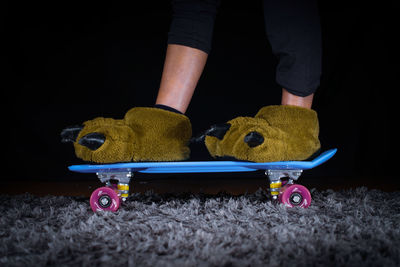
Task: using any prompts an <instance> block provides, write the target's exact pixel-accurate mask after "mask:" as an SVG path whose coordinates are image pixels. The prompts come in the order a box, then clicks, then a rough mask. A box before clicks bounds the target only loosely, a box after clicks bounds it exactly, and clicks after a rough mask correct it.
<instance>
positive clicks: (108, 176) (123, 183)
mask: <svg viewBox="0 0 400 267" xmlns="http://www.w3.org/2000/svg"><path fill="white" fill-rule="evenodd" d="M96 175H97V177H98V178H99V180H100V182H102V183H105V184H106V186H107V187H110V188H114V189H116V191H117V192H118V196H119V197H120V198H121V200H122V201H125V200H126V199H127V197H128V196H129V182H130V181H131V178H132V177H133V173H132V172H101V173H100V172H97V173H96ZM111 180H115V181H118V183H117V186H116V187H115V184H113V183H111Z"/></svg>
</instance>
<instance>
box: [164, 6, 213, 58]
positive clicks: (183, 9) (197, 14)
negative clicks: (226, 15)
mask: <svg viewBox="0 0 400 267" xmlns="http://www.w3.org/2000/svg"><path fill="white" fill-rule="evenodd" d="M219 4H220V0H174V1H172V9H173V16H172V22H171V26H170V31H169V33H168V44H179V45H185V46H189V47H192V48H197V49H200V50H202V51H204V52H206V53H207V54H208V53H210V50H211V42H212V35H213V30H214V22H215V17H216V14H217V8H218V6H219Z"/></svg>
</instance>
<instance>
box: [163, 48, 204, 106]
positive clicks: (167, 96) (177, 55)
mask: <svg viewBox="0 0 400 267" xmlns="http://www.w3.org/2000/svg"><path fill="white" fill-rule="evenodd" d="M207 56H208V55H207V53H205V52H204V51H201V50H199V49H196V48H191V47H188V46H183V45H175V44H169V45H168V48H167V55H166V58H165V63H164V70H163V74H162V78H161V84H160V89H159V91H158V96H157V100H156V105H165V106H169V107H172V108H174V109H176V110H178V111H180V112H182V113H185V112H186V109H187V107H188V106H189V103H190V100H191V99H192V96H193V93H194V90H195V88H196V86H197V82H198V81H199V79H200V76H201V73H202V72H203V69H204V66H205V64H206V61H207Z"/></svg>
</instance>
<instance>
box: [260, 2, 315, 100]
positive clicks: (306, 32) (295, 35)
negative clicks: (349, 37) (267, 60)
mask: <svg viewBox="0 0 400 267" xmlns="http://www.w3.org/2000/svg"><path fill="white" fill-rule="evenodd" d="M264 19H265V28H266V33H267V36H268V39H269V42H270V44H271V46H272V52H273V53H274V54H275V55H276V56H277V57H278V58H279V63H278V66H277V69H276V81H277V83H278V84H279V85H280V86H282V87H283V88H285V89H286V90H288V91H289V92H290V93H292V94H295V95H298V96H307V95H310V94H312V93H314V92H315V90H316V89H317V88H318V86H319V84H320V76H321V65H322V64H321V57H322V55H321V54H322V51H321V50H322V48H321V27H320V18H319V13H318V6H317V1H316V0H264Z"/></svg>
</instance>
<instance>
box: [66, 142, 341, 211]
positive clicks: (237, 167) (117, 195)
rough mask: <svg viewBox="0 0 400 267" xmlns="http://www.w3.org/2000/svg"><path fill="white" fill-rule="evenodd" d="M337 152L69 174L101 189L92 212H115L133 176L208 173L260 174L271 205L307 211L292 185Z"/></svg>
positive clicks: (305, 193)
mask: <svg viewBox="0 0 400 267" xmlns="http://www.w3.org/2000/svg"><path fill="white" fill-rule="evenodd" d="M336 151H337V149H330V150H327V151H325V152H323V153H321V154H320V155H319V156H318V157H316V158H314V159H313V160H311V161H279V162H263V163H256V162H245V161H182V162H129V163H113V164H85V165H72V166H69V167H68V168H69V170H71V171H74V172H80V173H95V174H96V175H97V177H98V178H99V179H100V181H101V182H102V183H105V185H106V186H105V187H100V188H98V189H96V190H95V191H94V192H93V193H92V195H91V197H90V206H91V208H92V210H93V211H94V212H96V211H112V212H115V211H117V210H118V208H119V206H120V204H121V201H122V202H123V201H125V200H126V199H127V197H128V196H129V183H130V180H131V179H132V178H133V176H134V174H135V173H138V172H139V173H210V172H252V171H258V170H263V171H265V175H266V176H267V177H268V179H269V184H270V185H269V191H270V194H271V197H272V199H273V200H275V201H279V202H281V203H283V204H285V206H287V207H301V208H307V207H309V206H310V204H311V194H310V191H309V190H308V189H307V188H306V187H305V186H302V185H299V184H295V183H294V182H295V181H297V180H298V179H299V177H300V175H301V174H302V172H303V170H308V169H312V168H314V167H317V166H319V165H321V164H323V163H324V162H326V161H328V160H329V159H330V158H332V157H333V155H335V153H336Z"/></svg>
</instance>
